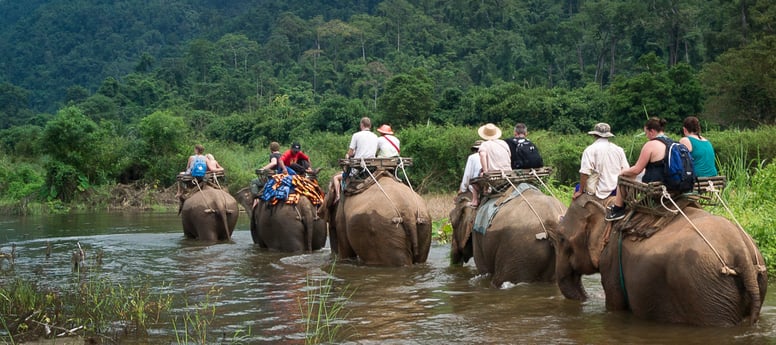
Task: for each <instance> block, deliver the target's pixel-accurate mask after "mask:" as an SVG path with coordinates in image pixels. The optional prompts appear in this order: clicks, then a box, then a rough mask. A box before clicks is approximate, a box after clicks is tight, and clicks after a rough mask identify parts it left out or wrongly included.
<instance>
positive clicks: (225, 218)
mask: <svg viewBox="0 0 776 345" xmlns="http://www.w3.org/2000/svg"><path fill="white" fill-rule="evenodd" d="M227 195H228V194H227ZM223 198H224V200H222V201H221V202H217V203H216V207H218V217H220V218H221V223H222V226H223V227H224V237H225V238H226V240H227V241H231V240H232V234H231V233H230V231H229V213H231V212H234V211H232V210H227V209H226V196H223Z"/></svg>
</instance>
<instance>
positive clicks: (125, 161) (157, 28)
mask: <svg viewBox="0 0 776 345" xmlns="http://www.w3.org/2000/svg"><path fill="white" fill-rule="evenodd" d="M0 13H3V15H1V16H0V28H1V29H0V46H2V47H3V49H1V50H0V133H1V134H0V146H1V148H2V151H1V152H0V162H1V163H2V164H0V205H2V212H4V213H7V214H29V213H45V212H71V211H78V210H92V209H122V208H128V207H140V208H146V209H153V208H154V207H155V206H156V205H165V204H169V203H170V199H171V197H169V195H171V194H172V192H169V190H170V189H171V188H174V183H175V176H176V175H177V173H178V172H179V171H181V170H183V169H184V166H185V162H186V157H187V156H188V155H189V154H191V151H192V148H193V145H194V144H196V143H202V144H204V145H205V147H206V150H207V152H210V153H213V154H215V155H216V157H217V159H218V160H219V162H220V163H221V164H222V165H223V166H225V167H226V168H227V177H228V182H229V183H230V184H231V185H233V186H236V187H235V189H239V187H241V186H245V185H247V184H248V181H250V179H251V178H252V177H253V171H254V170H255V168H257V167H258V166H260V165H262V164H264V162H265V160H266V159H267V156H268V150H267V146H268V144H269V142H270V141H278V142H280V143H281V146H282V147H283V149H285V148H287V147H288V146H289V145H290V144H291V143H292V142H300V143H301V144H302V148H303V151H305V152H307V153H308V154H309V155H310V156H311V157H312V160H313V165H315V166H317V167H323V168H324V170H323V172H322V177H323V178H328V177H329V176H331V175H332V174H334V173H335V172H336V171H337V170H338V169H339V167H338V166H337V159H338V158H341V157H342V156H343V155H344V153H345V151H346V147H347V142H348V140H349V137H350V134H351V133H352V132H354V131H356V130H357V126H358V119H359V118H360V117H362V116H369V117H371V118H372V119H373V122H374V123H376V124H379V123H390V124H391V125H392V126H393V128H394V129H395V131H396V132H397V135H398V136H399V137H400V138H401V140H402V149H403V152H404V155H406V156H411V157H413V158H414V162H415V164H414V166H413V167H412V168H411V169H410V170H409V171H408V173H409V174H410V176H411V179H412V180H413V181H415V184H416V186H415V187H416V188H417V189H419V191H421V192H422V193H450V192H451V191H453V190H455V188H456V186H457V184H458V181H459V178H460V173H461V171H462V170H463V165H464V162H465V157H466V154H467V152H468V146H469V145H470V143H471V142H472V141H473V140H474V139H476V138H477V135H476V130H475V129H476V128H477V126H479V125H481V124H483V123H486V122H493V123H496V124H498V125H499V126H500V127H501V128H502V129H503V130H504V131H505V133H507V134H509V133H511V128H512V126H514V124H515V123H516V122H524V123H526V124H527V125H528V128H529V131H530V134H529V137H531V138H532V139H534V141H535V142H537V144H538V145H539V146H540V147H541V150H542V152H543V154H544V155H545V157H546V158H545V161H546V162H548V164H549V165H552V166H553V167H554V168H555V177H554V179H555V182H556V186H558V187H564V186H573V184H574V183H575V182H576V180H577V179H578V174H577V170H576V169H577V167H578V161H579V156H580V154H581V151H582V149H583V148H584V147H585V145H587V144H588V143H589V138H587V136H586V135H585V134H584V133H586V131H588V130H590V129H591V128H592V126H593V125H594V124H595V123H597V122H602V121H603V122H608V123H610V124H611V125H612V127H613V130H614V132H615V133H616V134H617V137H616V139H615V142H617V143H618V144H620V145H621V146H623V147H624V148H626V152H627V153H628V155H629V159H630V160H631V161H634V160H635V158H636V155H637V154H638V148H639V147H640V145H641V143H643V140H644V138H643V137H641V136H639V133H640V129H641V126H642V125H643V123H644V122H645V120H646V118H647V117H648V116H660V117H663V118H665V119H667V120H668V121H669V127H670V128H669V129H670V132H671V134H672V135H673V136H674V137H675V138H676V139H678V136H679V133H680V132H679V130H680V127H681V120H682V119H683V118H684V117H685V116H689V115H696V116H698V117H699V118H701V120H702V126H703V129H704V134H705V135H707V136H708V137H709V138H710V140H712V141H713V142H714V144H715V147H716V150H717V155H718V158H719V161H718V165H719V166H720V167H721V170H722V172H723V173H725V174H726V175H728V176H729V178H730V180H731V181H741V185H739V186H738V187H739V188H741V190H742V191H743V190H750V191H751V190H752V188H751V181H752V180H753V177H754V176H756V174H757V173H758V172H760V171H761V170H763V169H766V168H767V167H768V164H769V163H770V162H771V160H772V158H773V157H774V151H775V150H776V145H775V144H773V140H771V139H772V138H773V135H774V132H775V131H776V129H774V127H773V124H774V122H776V72H774V71H776V68H774V66H776V60H774V56H776V54H774V53H776V32H775V30H776V28H774V26H773V23H774V22H776V6H774V3H773V0H755V1H722V0H711V1H700V0H691V1H681V2H679V1H665V0H655V1H630V0H628V1H613V0H595V1H592V0H566V1H474V2H473V1H438V0H418V1H407V0H388V1H376V0H364V1H296V0H291V1H287V0H284V1H276V0H265V1H244V0H236V1H229V2H221V1H210V0H197V1H180V0H165V1H159V0H143V1H140V0H127V1H96V0H94V1H80V0H76V1H61V0H48V1H44V0H30V1H24V2H18V1H2V2H0ZM766 182H767V180H766ZM755 189H756V188H755ZM763 190H764V191H766V192H767V193H768V195H770V194H772V193H773V189H763ZM759 197H760V198H763V196H762V195H760V196H759ZM762 200H773V198H770V199H769V198H768V197H767V196H765V197H764V198H763V199H762ZM770 205H771V204H770V203H765V204H762V205H759V206H758V207H768V206H770ZM742 208H744V207H743V206H742ZM760 222H764V223H763V224H768V223H767V221H765V220H761V221H760ZM773 242H774V243H776V241H773ZM761 244H762V243H761ZM774 246H776V244H775V245H774Z"/></svg>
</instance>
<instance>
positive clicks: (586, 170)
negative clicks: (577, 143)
mask: <svg viewBox="0 0 776 345" xmlns="http://www.w3.org/2000/svg"><path fill="white" fill-rule="evenodd" d="M628 168H630V165H629V164H628V158H627V157H625V151H623V149H622V147H619V146H617V145H616V144H614V143H611V142H609V140H608V139H606V138H598V139H596V141H595V142H594V143H593V144H591V145H590V146H588V147H587V148H585V151H583V152H582V160H581V162H580V165H579V173H580V174H585V175H588V176H589V177H588V181H589V182H595V179H597V180H598V182H597V183H595V184H594V186H595V187H594V189H595V196H596V197H597V198H599V199H604V198H606V197H608V196H609V195H610V194H612V191H613V190H615V189H617V177H618V176H619V175H620V171H622V170H623V169H628ZM590 179H593V181H590ZM590 184H591V183H588V185H590ZM584 187H585V186H582V188H584ZM586 192H589V193H592V192H593V191H591V190H587V191H586Z"/></svg>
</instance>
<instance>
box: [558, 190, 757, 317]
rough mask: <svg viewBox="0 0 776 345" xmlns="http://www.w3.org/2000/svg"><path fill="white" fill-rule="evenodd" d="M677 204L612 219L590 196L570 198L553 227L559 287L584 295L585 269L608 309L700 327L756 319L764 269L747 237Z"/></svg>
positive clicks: (573, 294)
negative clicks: (663, 211) (667, 210)
mask: <svg viewBox="0 0 776 345" xmlns="http://www.w3.org/2000/svg"><path fill="white" fill-rule="evenodd" d="M680 209H681V210H682V212H681V213H679V214H677V215H673V216H672V215H667V216H666V215H663V216H658V215H653V214H648V213H646V212H644V213H636V214H635V215H634V217H632V218H631V219H630V220H628V221H627V222H625V221H623V222H619V223H611V222H606V220H605V219H604V217H605V214H606V210H605V207H604V206H603V205H602V204H601V203H599V202H596V201H594V200H593V197H592V196H590V195H586V194H583V195H582V196H580V197H579V198H577V199H576V200H574V201H573V202H572V204H571V205H570V206H569V208H568V210H567V212H566V214H565V216H564V217H563V220H562V221H561V222H560V226H559V227H558V228H557V230H553V232H552V233H551V237H552V239H553V242H554V244H555V247H556V252H557V255H556V264H555V269H556V275H557V282H558V287H559V288H560V291H561V292H562V293H563V295H564V296H565V297H566V298H569V299H574V300H580V301H584V300H585V299H586V298H587V294H586V292H585V290H584V287H583V285H582V280H581V277H582V275H589V274H595V273H600V275H601V284H602V285H603V289H604V292H605V295H606V308H607V309H608V310H630V311H631V312H632V313H633V314H634V315H636V316H637V317H640V318H644V319H649V320H654V321H658V322H669V323H684V324H692V325H702V326H733V325H738V324H740V323H742V322H744V321H746V320H748V321H749V322H750V323H754V322H756V321H757V319H758V316H759V313H760V308H761V306H762V302H763V298H764V297H765V292H766V289H767V273H766V272H765V269H764V264H763V257H762V255H761V254H760V252H759V250H758V249H757V247H756V245H755V244H754V242H753V241H752V238H751V237H749V235H748V234H746V233H745V232H744V231H743V229H741V228H739V227H737V226H736V225H734V224H733V223H731V222H730V221H729V220H728V219H726V218H724V217H720V216H716V215H712V214H710V213H709V212H707V211H705V210H703V209H700V208H697V207H696V206H694V205H691V204H690V205H685V207H683V208H680Z"/></svg>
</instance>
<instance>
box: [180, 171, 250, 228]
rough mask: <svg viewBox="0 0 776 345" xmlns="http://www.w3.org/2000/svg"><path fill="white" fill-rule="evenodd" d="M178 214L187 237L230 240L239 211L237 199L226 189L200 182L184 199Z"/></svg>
mask: <svg viewBox="0 0 776 345" xmlns="http://www.w3.org/2000/svg"><path fill="white" fill-rule="evenodd" d="M178 214H180V215H181V219H182V221H183V234H184V236H186V238H190V239H197V240H204V241H229V240H231V238H232V233H233V232H234V227H235V226H236V225H237V218H238V216H239V214H240V209H239V206H238V205H237V200H235V199H234V197H233V196H232V195H230V194H229V193H228V192H227V191H225V190H223V189H221V188H218V187H215V186H212V185H211V184H210V183H200V184H198V187H196V188H195V189H193V190H192V191H191V193H190V194H189V195H188V196H187V197H186V198H185V199H184V201H183V204H182V205H181V207H180V209H179V211H178Z"/></svg>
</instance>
